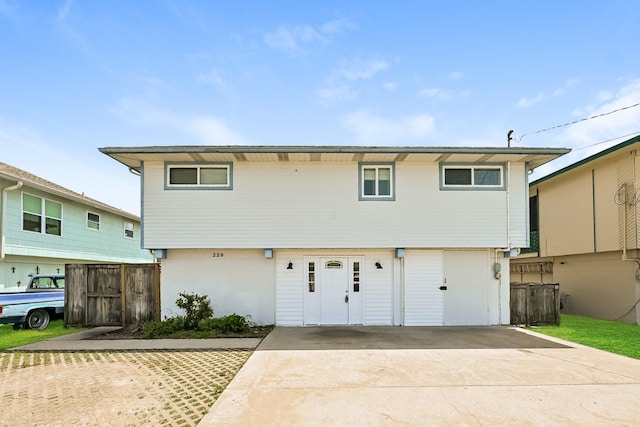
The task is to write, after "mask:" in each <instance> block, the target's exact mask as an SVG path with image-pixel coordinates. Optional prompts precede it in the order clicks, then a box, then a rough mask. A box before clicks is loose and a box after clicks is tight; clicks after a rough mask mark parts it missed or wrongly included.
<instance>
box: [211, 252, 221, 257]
mask: <svg viewBox="0 0 640 427" xmlns="http://www.w3.org/2000/svg"><path fill="white" fill-rule="evenodd" d="M223 256H224V253H223V252H214V253H213V254H212V258H222V257H223Z"/></svg>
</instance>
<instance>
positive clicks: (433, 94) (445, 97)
mask: <svg viewBox="0 0 640 427" xmlns="http://www.w3.org/2000/svg"><path fill="white" fill-rule="evenodd" d="M469 95H471V91H470V90H468V89H465V90H458V91H454V90H448V89H441V88H437V87H431V88H426V89H421V90H419V91H418V97H421V98H434V99H438V100H441V101H449V100H451V99H453V98H463V97H466V96H469Z"/></svg>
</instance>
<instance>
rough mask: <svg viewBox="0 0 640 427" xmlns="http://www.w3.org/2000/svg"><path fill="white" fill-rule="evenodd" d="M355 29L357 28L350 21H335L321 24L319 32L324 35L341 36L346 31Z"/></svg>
mask: <svg viewBox="0 0 640 427" xmlns="http://www.w3.org/2000/svg"><path fill="white" fill-rule="evenodd" d="M356 28H358V26H357V25H356V24H355V23H353V22H351V21H347V20H345V19H336V20H334V21H329V22H325V23H324V24H322V25H321V26H320V31H321V32H322V33H324V34H342V33H344V32H345V31H347V30H354V29H356Z"/></svg>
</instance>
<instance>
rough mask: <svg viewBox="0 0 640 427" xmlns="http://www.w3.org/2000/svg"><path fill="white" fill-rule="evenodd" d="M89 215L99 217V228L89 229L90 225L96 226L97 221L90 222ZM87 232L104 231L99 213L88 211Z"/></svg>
mask: <svg viewBox="0 0 640 427" xmlns="http://www.w3.org/2000/svg"><path fill="white" fill-rule="evenodd" d="M89 215H95V216H97V217H98V222H97V225H98V228H92V227H89V223H92V224H96V222H95V221H91V220H89ZM87 230H93V231H101V230H102V218H101V216H100V214H99V213H95V212H91V211H87Z"/></svg>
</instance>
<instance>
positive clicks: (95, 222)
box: [87, 212, 100, 230]
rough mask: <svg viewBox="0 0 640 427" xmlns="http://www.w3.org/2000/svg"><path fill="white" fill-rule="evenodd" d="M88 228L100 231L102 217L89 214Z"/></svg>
mask: <svg viewBox="0 0 640 427" xmlns="http://www.w3.org/2000/svg"><path fill="white" fill-rule="evenodd" d="M87 228H90V229H92V230H100V215H98V214H95V213H92V212H87Z"/></svg>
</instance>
